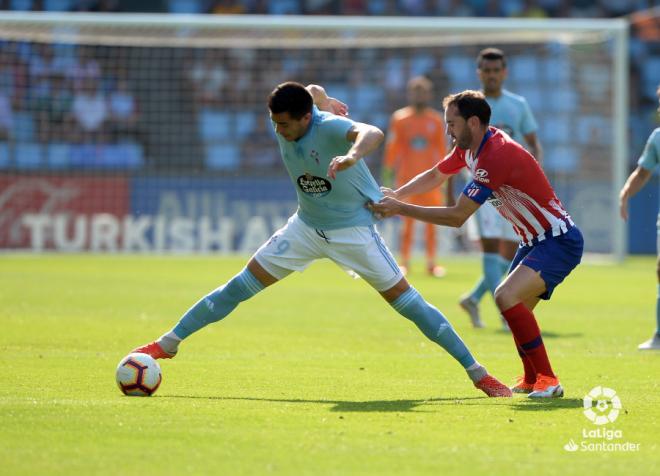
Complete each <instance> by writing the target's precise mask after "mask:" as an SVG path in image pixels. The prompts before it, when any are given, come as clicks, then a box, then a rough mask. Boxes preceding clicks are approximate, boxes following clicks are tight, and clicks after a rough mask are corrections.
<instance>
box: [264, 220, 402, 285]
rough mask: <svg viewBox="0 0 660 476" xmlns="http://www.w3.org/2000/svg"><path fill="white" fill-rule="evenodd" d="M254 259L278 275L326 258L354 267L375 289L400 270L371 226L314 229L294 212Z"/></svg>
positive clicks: (398, 276)
mask: <svg viewBox="0 0 660 476" xmlns="http://www.w3.org/2000/svg"><path fill="white" fill-rule="evenodd" d="M254 258H255V259H256V260H257V262H258V263H259V264H260V265H261V266H262V267H263V268H264V269H265V270H266V271H268V273H270V274H271V275H272V276H274V277H276V278H277V279H282V278H284V277H286V276H288V275H289V274H291V272H293V271H304V270H305V269H306V268H307V267H308V266H309V265H310V264H311V263H312V262H313V261H315V260H317V259H320V258H328V259H330V260H332V261H334V262H335V263H336V264H337V265H339V266H340V267H341V268H343V269H344V270H353V271H355V272H356V273H357V274H358V275H360V276H361V277H362V278H363V279H364V280H365V281H366V282H368V283H369V284H370V285H371V286H373V287H374V288H375V289H376V290H377V291H380V292H382V291H386V290H388V289H390V288H392V287H393V286H394V285H395V284H396V283H398V282H399V281H401V279H402V278H403V274H402V273H401V270H400V269H399V266H398V265H397V264H396V261H395V260H394V258H393V257H392V253H390V250H389V249H388V248H387V245H385V243H384V242H383V240H382V238H381V237H380V235H379V234H378V231H376V228H375V227H374V226H355V227H350V228H339V229H336V230H317V229H314V228H312V227H310V226H308V225H306V224H305V223H303V221H302V220H301V219H300V218H298V215H297V214H296V215H293V216H292V217H291V218H289V221H288V222H287V224H286V225H284V227H282V228H280V229H279V230H277V231H276V232H275V233H274V234H273V236H271V237H270V240H268V241H267V242H266V243H264V244H263V245H262V246H261V248H259V249H258V250H257V252H256V253H255V254H254Z"/></svg>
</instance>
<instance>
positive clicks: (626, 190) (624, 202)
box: [619, 166, 652, 220]
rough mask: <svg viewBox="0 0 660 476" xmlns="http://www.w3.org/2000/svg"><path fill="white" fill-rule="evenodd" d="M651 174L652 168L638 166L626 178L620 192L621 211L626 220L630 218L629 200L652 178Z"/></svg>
mask: <svg viewBox="0 0 660 476" xmlns="http://www.w3.org/2000/svg"><path fill="white" fill-rule="evenodd" d="M651 175H652V172H651V171H650V170H647V169H645V168H643V167H640V166H638V167H637V168H636V169H635V170H633V173H631V174H630V176H629V177H628V180H626V183H625V184H624V185H623V188H622V189H621V192H619V213H620V214H621V218H623V219H624V220H628V200H629V199H630V197H634V196H635V194H636V193H637V192H639V191H640V190H641V189H642V187H643V186H644V185H645V184H646V182H648V181H649V178H651Z"/></svg>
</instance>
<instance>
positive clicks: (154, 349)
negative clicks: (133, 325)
mask: <svg viewBox="0 0 660 476" xmlns="http://www.w3.org/2000/svg"><path fill="white" fill-rule="evenodd" d="M131 352H132V353H135V352H137V353H140V354H147V355H150V356H152V357H153V358H154V359H171V358H172V357H174V356H175V355H176V352H175V353H174V354H170V353H169V352H165V350H163V348H162V347H161V346H160V344H159V343H158V342H155V341H154V342H151V343H149V344H146V345H143V346H141V347H138V348H136V349H133V350H132V351H131Z"/></svg>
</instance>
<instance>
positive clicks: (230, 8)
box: [206, 0, 246, 15]
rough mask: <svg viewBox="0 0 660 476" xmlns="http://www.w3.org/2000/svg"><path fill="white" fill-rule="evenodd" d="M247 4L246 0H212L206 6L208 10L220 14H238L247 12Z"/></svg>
mask: <svg viewBox="0 0 660 476" xmlns="http://www.w3.org/2000/svg"><path fill="white" fill-rule="evenodd" d="M245 4H246V2H245V1H239V0H212V1H211V2H210V5H209V6H208V7H207V8H206V12H207V13H215V14H219V15H229V14H231V15H236V14H239V13H245V10H246V8H245Z"/></svg>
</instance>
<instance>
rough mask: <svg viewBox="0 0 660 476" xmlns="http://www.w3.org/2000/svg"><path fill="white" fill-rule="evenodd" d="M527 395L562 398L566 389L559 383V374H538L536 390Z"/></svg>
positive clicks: (530, 396)
mask: <svg viewBox="0 0 660 476" xmlns="http://www.w3.org/2000/svg"><path fill="white" fill-rule="evenodd" d="M527 396H528V397H529V398H560V397H563V396H564V389H563V388H562V386H561V384H560V383H559V378H558V377H557V376H555V377H549V376H547V375H543V374H538V375H537V376H536V383H535V384H534V390H533V391H532V392H531V393H530V394H529V395H527Z"/></svg>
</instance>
